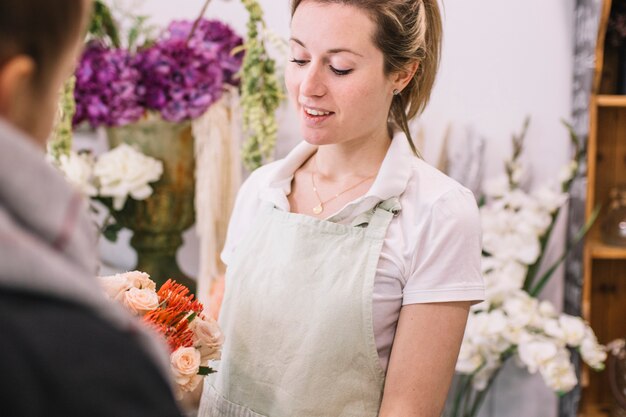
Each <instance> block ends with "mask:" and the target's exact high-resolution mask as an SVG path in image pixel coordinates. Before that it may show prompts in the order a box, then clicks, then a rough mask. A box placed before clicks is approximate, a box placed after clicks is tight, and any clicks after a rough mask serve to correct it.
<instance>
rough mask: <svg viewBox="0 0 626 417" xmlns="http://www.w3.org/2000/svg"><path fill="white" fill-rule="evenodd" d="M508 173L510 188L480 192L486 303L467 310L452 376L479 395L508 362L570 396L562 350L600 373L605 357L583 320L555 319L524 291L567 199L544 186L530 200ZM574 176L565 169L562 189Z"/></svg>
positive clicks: (494, 183)
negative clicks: (464, 378) (574, 351)
mask: <svg viewBox="0 0 626 417" xmlns="http://www.w3.org/2000/svg"><path fill="white" fill-rule="evenodd" d="M508 167H509V169H511V170H512V182H513V183H514V187H513V188H511V185H510V184H509V178H508V177H506V176H502V177H498V178H495V179H492V180H489V181H486V182H485V184H484V191H485V195H486V196H487V197H488V199H489V200H488V202H487V204H486V205H484V206H482V207H481V208H480V213H481V227H482V232H483V233H482V237H483V252H484V253H485V254H484V256H483V258H482V265H481V271H482V274H483V277H484V280H485V284H486V288H485V293H486V300H485V301H484V302H482V303H480V304H477V305H474V306H473V307H472V308H471V310H470V311H471V314H470V316H469V319H468V323H467V327H466V330H465V335H464V338H463V344H462V346H461V350H460V353H459V358H458V361H457V364H456V371H457V372H459V373H461V374H467V375H472V387H473V389H474V390H478V391H482V390H484V389H486V388H487V387H488V385H489V382H490V380H491V378H492V377H493V375H494V373H495V372H496V371H497V370H498V369H499V368H500V367H501V366H502V363H503V361H505V360H506V359H507V358H509V357H513V358H514V360H515V361H516V362H517V364H518V365H519V366H521V367H525V368H527V369H528V372H530V373H533V374H534V373H536V372H537V371H539V372H540V374H541V375H542V377H543V379H544V381H545V383H546V385H547V386H548V387H550V388H551V389H553V390H555V391H558V392H567V391H569V390H571V389H572V388H573V387H574V386H575V385H576V384H577V379H576V374H575V372H574V368H573V366H572V364H571V361H570V354H569V351H568V350H567V349H568V348H578V349H579V351H580V354H581V356H582V358H583V360H584V361H585V362H586V363H587V364H589V365H590V366H591V367H593V368H595V369H602V368H603V367H604V361H605V360H606V355H607V354H606V349H605V348H604V346H602V345H600V344H599V343H598V341H597V339H596V337H595V335H594V333H593V331H592V330H591V328H590V327H589V326H588V325H587V324H586V323H585V322H584V321H583V320H582V319H581V318H579V317H573V316H569V315H566V314H559V313H558V312H557V311H556V309H555V308H554V306H553V305H552V304H551V303H550V302H549V301H541V302H540V301H539V300H538V299H537V298H535V297H533V296H531V295H530V294H529V293H528V292H526V290H524V289H523V287H524V282H525V281H526V279H527V278H528V272H529V267H530V266H531V265H533V264H534V263H535V262H537V260H538V259H539V258H540V256H541V255H542V253H541V250H542V248H541V239H542V238H544V237H545V235H546V233H547V231H548V229H549V228H550V226H551V225H552V222H553V215H554V214H555V213H556V211H557V210H558V209H559V208H560V207H562V206H563V204H565V203H566V201H567V195H566V194H564V193H562V192H561V190H560V188H559V189H557V188H549V187H547V186H544V187H541V188H537V189H536V190H535V191H533V192H532V193H527V192H525V191H524V190H523V189H521V188H520V187H518V184H519V183H520V181H521V179H522V177H523V170H522V168H521V166H520V165H519V163H518V161H512V162H509V166H508ZM577 168H578V167H577V165H576V163H575V162H572V163H570V164H569V165H568V166H567V167H566V168H565V169H564V174H563V175H562V178H560V181H561V183H563V182H565V181H567V180H569V179H571V178H572V176H573V175H574V174H575V173H576V171H577ZM560 186H561V184H559V187H560ZM535 284H536V282H535Z"/></svg>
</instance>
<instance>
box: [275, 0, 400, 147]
mask: <svg viewBox="0 0 626 417" xmlns="http://www.w3.org/2000/svg"><path fill="white" fill-rule="evenodd" d="M374 31H375V25H374V22H372V20H371V19H370V18H369V16H368V15H367V14H366V13H365V12H363V11H362V10H361V9H359V8H357V7H354V6H347V5H341V4H334V3H331V4H321V3H316V2H315V1H304V2H303V3H301V4H300V6H299V7H298V8H297V9H296V12H295V14H294V16H293V19H292V22H291V39H290V47H291V62H289V63H288V64H287V70H286V72H285V82H286V84H287V89H288V91H289V96H290V98H291V100H292V101H293V103H294V105H295V107H296V111H297V114H298V118H299V121H300V127H301V131H302V135H303V137H304V139H305V140H306V141H307V142H309V143H311V144H314V145H328V144H338V143H348V142H352V141H366V140H369V139H372V138H374V139H378V138H380V137H383V136H387V135H388V133H387V116H388V113H389V107H390V106H391V100H392V97H393V94H392V92H393V89H394V84H393V82H392V80H391V77H389V76H386V75H385V74H384V71H383V63H384V61H383V54H382V52H381V51H380V50H379V49H378V48H377V47H376V46H375V45H374V43H373V40H372V36H373V34H374Z"/></svg>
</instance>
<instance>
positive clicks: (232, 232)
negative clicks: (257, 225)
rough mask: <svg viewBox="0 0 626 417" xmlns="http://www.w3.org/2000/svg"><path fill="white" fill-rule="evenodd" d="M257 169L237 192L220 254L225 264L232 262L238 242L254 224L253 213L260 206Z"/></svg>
mask: <svg viewBox="0 0 626 417" xmlns="http://www.w3.org/2000/svg"><path fill="white" fill-rule="evenodd" d="M260 169H262V168H259V169H258V170H260ZM258 170H257V171H258ZM257 171H255V172H253V173H252V174H251V175H250V176H249V177H248V179H246V180H245V181H244V183H243V184H242V185H241V187H240V188H239V191H238V192H237V197H236V198H235V205H234V206H233V212H232V213H231V215H230V220H229V222H228V231H227V232H226V241H225V242H224V249H223V250H222V253H221V254H220V258H221V259H222V262H224V264H225V265H228V264H229V263H230V260H231V259H232V255H233V253H234V252H235V248H236V247H237V244H238V243H239V242H240V241H241V239H242V237H243V236H244V235H245V233H246V232H247V231H248V229H249V228H250V226H251V225H252V221H253V219H254V216H253V215H252V214H253V213H255V210H256V208H258V205H259V185H258V182H259V179H258V175H255V174H256V172H257Z"/></svg>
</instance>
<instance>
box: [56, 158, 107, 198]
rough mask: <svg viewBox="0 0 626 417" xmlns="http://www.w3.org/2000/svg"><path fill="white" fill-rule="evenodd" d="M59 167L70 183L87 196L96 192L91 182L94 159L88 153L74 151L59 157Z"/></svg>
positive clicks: (94, 194)
mask: <svg viewBox="0 0 626 417" xmlns="http://www.w3.org/2000/svg"><path fill="white" fill-rule="evenodd" d="M58 164H59V168H60V169H61V172H63V175H64V176H65V178H66V179H67V180H68V182H69V183H70V184H72V185H73V186H74V187H76V188H77V189H78V190H79V191H80V192H81V193H82V194H84V195H86V196H87V197H94V196H96V195H97V194H98V190H97V189H96V187H95V185H94V183H93V170H94V160H93V157H92V156H91V155H89V154H86V153H82V154H78V153H76V152H74V151H72V152H70V154H69V155H61V156H60V157H59V162H58Z"/></svg>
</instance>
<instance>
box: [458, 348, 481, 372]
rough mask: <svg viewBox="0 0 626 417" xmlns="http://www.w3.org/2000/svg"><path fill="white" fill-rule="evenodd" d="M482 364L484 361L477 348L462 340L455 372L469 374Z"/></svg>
mask: <svg viewBox="0 0 626 417" xmlns="http://www.w3.org/2000/svg"><path fill="white" fill-rule="evenodd" d="M484 362H485V359H484V358H483V356H482V355H481V354H480V350H479V349H478V348H477V346H476V345H474V344H472V343H471V342H470V341H469V340H467V339H466V340H463V344H462V345H461V350H460V351H459V358H458V360H457V362H456V368H455V369H456V371H457V372H459V373H462V374H471V373H472V372H474V371H476V370H477V369H478V368H479V367H480V366H481V365H482V364H483V363H484Z"/></svg>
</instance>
